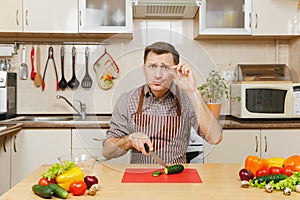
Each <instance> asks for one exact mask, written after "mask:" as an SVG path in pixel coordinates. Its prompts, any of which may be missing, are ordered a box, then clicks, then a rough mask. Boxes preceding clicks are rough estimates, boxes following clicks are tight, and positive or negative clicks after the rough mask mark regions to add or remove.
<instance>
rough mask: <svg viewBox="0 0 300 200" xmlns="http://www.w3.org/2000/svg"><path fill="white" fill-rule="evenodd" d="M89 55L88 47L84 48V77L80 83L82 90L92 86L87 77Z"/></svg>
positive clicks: (89, 78)
mask: <svg viewBox="0 0 300 200" xmlns="http://www.w3.org/2000/svg"><path fill="white" fill-rule="evenodd" d="M89 53H90V50H89V48H88V47H86V48H85V75H84V77H83V79H82V81H81V87H83V88H91V87H92V84H93V80H92V79H91V77H90V75H89Z"/></svg>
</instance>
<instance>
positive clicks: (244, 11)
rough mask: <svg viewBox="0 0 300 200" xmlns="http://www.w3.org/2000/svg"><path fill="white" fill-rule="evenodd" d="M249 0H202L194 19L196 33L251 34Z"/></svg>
mask: <svg viewBox="0 0 300 200" xmlns="http://www.w3.org/2000/svg"><path fill="white" fill-rule="evenodd" d="M250 13H251V0H227V1H219V0H202V1H201V4H200V7H199V13H198V15H197V16H196V19H195V36H198V35H251V27H250V26H249V25H250V22H251V15H250Z"/></svg>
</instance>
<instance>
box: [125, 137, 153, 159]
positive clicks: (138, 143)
mask: <svg viewBox="0 0 300 200" xmlns="http://www.w3.org/2000/svg"><path fill="white" fill-rule="evenodd" d="M129 140H130V142H131V145H132V147H133V148H135V149H136V150H137V151H140V152H142V154H144V155H147V154H148V153H147V152H146V150H145V147H144V144H145V143H146V144H148V146H149V150H150V151H153V145H152V142H151V140H150V138H149V137H148V136H147V135H146V134H145V133H141V132H134V133H132V134H130V135H129Z"/></svg>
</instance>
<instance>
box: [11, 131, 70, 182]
mask: <svg viewBox="0 0 300 200" xmlns="http://www.w3.org/2000/svg"><path fill="white" fill-rule="evenodd" d="M70 153H71V130H70V129H22V130H21V131H18V132H15V133H13V134H11V186H13V185H15V184H16V183H18V182H19V181H20V180H22V179H23V178H24V177H26V176H27V175H28V174H30V173H31V172H33V171H34V170H35V169H37V168H38V167H39V166H41V165H42V164H53V163H56V162H58V160H57V158H58V157H59V156H60V155H63V154H70Z"/></svg>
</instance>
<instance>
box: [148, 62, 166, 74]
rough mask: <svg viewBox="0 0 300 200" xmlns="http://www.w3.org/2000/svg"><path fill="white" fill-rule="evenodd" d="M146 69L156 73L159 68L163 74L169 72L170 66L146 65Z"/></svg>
mask: <svg viewBox="0 0 300 200" xmlns="http://www.w3.org/2000/svg"><path fill="white" fill-rule="evenodd" d="M146 68H148V69H150V70H152V71H156V70H157V69H158V68H160V69H161V70H162V71H165V72H166V71H169V70H170V66H168V65H164V64H162V65H160V66H158V65H157V64H148V65H146Z"/></svg>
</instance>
